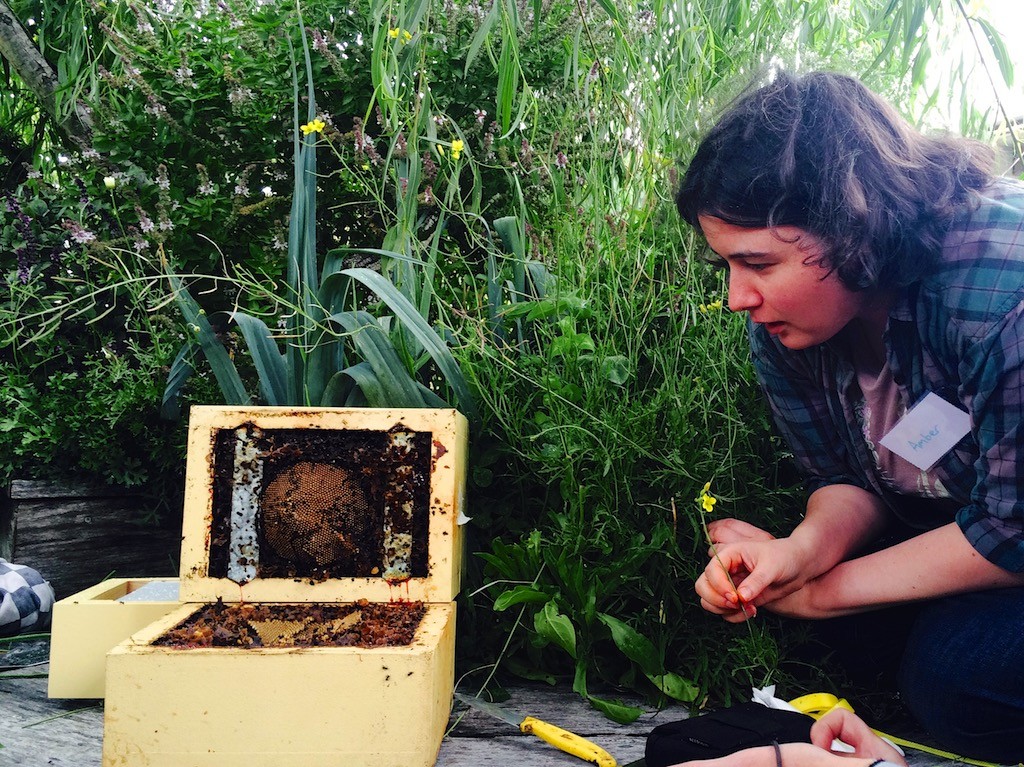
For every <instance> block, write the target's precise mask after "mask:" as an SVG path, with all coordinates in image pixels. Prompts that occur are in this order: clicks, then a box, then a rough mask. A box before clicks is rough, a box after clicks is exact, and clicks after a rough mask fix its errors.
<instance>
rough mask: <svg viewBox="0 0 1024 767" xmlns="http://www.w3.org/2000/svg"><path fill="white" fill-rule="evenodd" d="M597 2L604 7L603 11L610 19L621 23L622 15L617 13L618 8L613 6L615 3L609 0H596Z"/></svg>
mask: <svg viewBox="0 0 1024 767" xmlns="http://www.w3.org/2000/svg"><path fill="white" fill-rule="evenodd" d="M597 4H598V5H600V6H601V7H602V8H603V9H604V12H605V13H607V14H608V15H609V16H610V17H611V19H612V21H614V22H616V23H617V24H621V23H622V16H621V15H620V14H619V9H618V8H616V7H615V4H614V3H613V2H611V0H597Z"/></svg>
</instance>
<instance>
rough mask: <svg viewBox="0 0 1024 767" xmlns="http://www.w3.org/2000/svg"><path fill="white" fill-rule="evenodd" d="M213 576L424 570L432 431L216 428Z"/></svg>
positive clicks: (403, 574)
mask: <svg viewBox="0 0 1024 767" xmlns="http://www.w3.org/2000/svg"><path fill="white" fill-rule="evenodd" d="M213 447H214V450H213V476H214V482H213V518H212V523H211V526H212V529H211V536H210V569H209V575H210V576H211V577H219V578H230V579H231V580H235V581H237V582H239V583H245V582H247V581H249V580H252V579H254V578H304V579H310V580H314V581H319V580H324V579H328V578H346V577H360V578H372V577H380V578H386V579H388V580H394V581H401V580H404V579H406V578H409V577H425V576H426V575H427V569H428V550H427V541H428V536H427V532H428V526H429V516H430V510H429V501H430V449H431V434H430V433H429V432H412V431H410V430H407V429H404V427H401V426H396V427H395V428H393V429H391V430H390V431H369V430H327V429H322V430H321V429H262V428H260V427H258V426H255V425H252V424H247V425H244V426H242V427H240V428H238V429H221V430H219V431H218V432H217V433H216V435H215V437H214V446H213Z"/></svg>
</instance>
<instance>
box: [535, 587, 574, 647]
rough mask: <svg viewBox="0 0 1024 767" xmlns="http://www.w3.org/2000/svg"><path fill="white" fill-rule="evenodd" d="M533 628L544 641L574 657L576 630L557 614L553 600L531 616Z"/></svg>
mask: <svg viewBox="0 0 1024 767" xmlns="http://www.w3.org/2000/svg"><path fill="white" fill-rule="evenodd" d="M533 627H534V628H535V629H536V630H537V633H538V634H540V635H541V636H542V637H544V639H546V640H548V641H549V642H553V643H554V644H556V645H558V646H559V647H561V648H562V649H563V650H565V651H566V652H567V653H569V655H570V656H572V657H573V658H575V657H576V628H575V627H574V626H573V625H572V621H571V620H569V618H568V617H567V616H565V615H562V614H561V613H560V612H558V607H556V606H555V602H554V600H551V601H549V602H548V603H547V604H546V605H544V609H542V610H539V611H538V612H537V613H536V614H535V615H534V616H533Z"/></svg>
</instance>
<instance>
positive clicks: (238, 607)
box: [153, 600, 426, 649]
mask: <svg viewBox="0 0 1024 767" xmlns="http://www.w3.org/2000/svg"><path fill="white" fill-rule="evenodd" d="M425 613H426V607H425V606H424V604H423V603H422V602H391V603H378V602H366V601H365V600H360V601H359V602H357V603H355V604H345V605H318V604H311V605H277V604H270V605H268V604H250V603H246V604H231V605H226V604H224V603H223V602H220V601H218V602H216V603H215V604H212V605H205V606H204V607H202V608H200V609H199V610H197V611H196V612H195V613H193V614H192V615H191V616H189V617H188V618H187V619H186V620H184V621H182V622H181V623H179V624H178V625H177V626H175V627H174V628H173V629H171V630H170V631H168V632H167V633H166V634H164V635H163V636H161V637H160V638H159V639H157V640H156V641H155V642H154V643H153V644H155V645H157V646H161V647H173V648H178V649H189V648H196V647H238V648H243V649H247V648H255V647H399V646H405V645H408V644H409V643H410V642H412V640H413V637H414V636H415V634H416V628H417V627H418V626H419V624H420V621H421V620H422V618H423V615H424V614H425Z"/></svg>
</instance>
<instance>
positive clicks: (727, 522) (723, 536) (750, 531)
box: [708, 517, 775, 544]
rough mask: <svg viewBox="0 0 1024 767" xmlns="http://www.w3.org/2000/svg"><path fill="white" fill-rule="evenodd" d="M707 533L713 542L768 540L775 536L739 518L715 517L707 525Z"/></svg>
mask: <svg viewBox="0 0 1024 767" xmlns="http://www.w3.org/2000/svg"><path fill="white" fill-rule="evenodd" d="M708 534H709V535H710V536H711V542H712V543H714V544H720V543H722V544H724V543H742V542H744V541H770V540H772V539H773V538H774V537H775V536H774V535H772V534H771V533H769V532H768V531H767V530H762V529H761V528H760V527H757V526H755V525H752V524H750V523H749V522H744V521H743V520H741V519H732V518H731V517H727V518H725V519H716V520H715V521H714V522H711V523H710V524H709V525H708Z"/></svg>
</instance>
